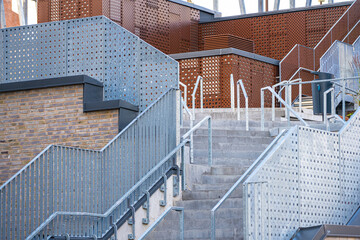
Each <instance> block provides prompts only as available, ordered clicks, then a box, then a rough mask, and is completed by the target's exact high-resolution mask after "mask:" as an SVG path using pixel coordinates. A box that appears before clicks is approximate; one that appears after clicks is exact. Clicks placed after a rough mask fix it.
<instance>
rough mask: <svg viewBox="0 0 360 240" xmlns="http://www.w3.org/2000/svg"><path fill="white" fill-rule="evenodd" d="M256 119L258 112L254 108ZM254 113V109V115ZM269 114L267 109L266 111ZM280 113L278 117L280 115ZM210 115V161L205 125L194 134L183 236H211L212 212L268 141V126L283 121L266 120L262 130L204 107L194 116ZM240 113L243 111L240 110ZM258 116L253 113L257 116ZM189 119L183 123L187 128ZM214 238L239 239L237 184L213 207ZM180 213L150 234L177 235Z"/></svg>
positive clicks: (184, 201) (240, 215)
mask: <svg viewBox="0 0 360 240" xmlns="http://www.w3.org/2000/svg"><path fill="white" fill-rule="evenodd" d="M253 112H254V116H252V118H250V119H254V118H255V116H257V115H258V113H260V111H253ZM255 113H256V114H255ZM266 114H267V115H268V117H267V118H269V117H270V116H271V111H269V110H267V112H266ZM280 114H281V113H280V112H278V113H277V115H278V117H277V118H280V117H279V115H280ZM205 115H211V116H212V118H213V122H212V125H213V166H211V167H208V166H207V165H206V164H207V153H208V152H207V139H208V138H207V128H205V127H204V128H203V129H199V130H197V131H196V132H195V134H194V164H191V165H189V166H188V167H189V171H188V172H187V174H188V179H189V180H188V189H187V190H186V191H184V192H183V193H182V200H181V201H178V202H177V203H176V205H177V206H181V207H184V209H185V212H184V214H185V223H184V230H185V239H189V240H190V239H197V240H199V239H210V211H211V209H212V208H213V207H214V206H215V205H216V203H217V202H218V201H219V200H220V199H221V198H222V197H223V196H224V194H225V193H226V192H227V191H228V190H229V188H230V187H231V186H232V185H233V184H234V183H235V182H236V181H237V180H238V179H239V177H240V176H241V175H242V174H243V173H244V172H245V171H246V170H247V169H248V168H249V166H251V164H252V163H253V162H254V161H255V160H256V159H257V157H258V156H259V155H260V154H261V153H262V152H263V151H264V150H265V148H266V147H267V146H268V145H269V144H270V143H271V141H272V140H273V137H271V136H270V133H269V129H270V128H273V127H276V126H278V127H282V126H286V123H284V122H280V121H278V122H275V123H273V122H266V124H265V126H266V131H260V122H259V121H251V122H250V131H245V122H244V121H237V120H236V114H234V113H233V112H231V111H224V112H223V113H221V112H220V111H218V110H208V111H207V110H204V112H202V113H200V112H198V114H197V115H196V120H198V121H199V120H201V119H202V117H203V116H205ZM243 116H244V115H243ZM255 119H256V118H255ZM188 124H189V122H188V121H185V122H184V128H183V129H182V133H185V132H186V131H187V130H188V128H187V126H188ZM216 217H217V222H216V223H217V229H216V236H217V239H223V240H224V239H243V220H242V218H243V202H242V188H241V187H239V189H238V190H236V191H235V192H234V193H233V194H232V196H231V197H230V198H229V199H228V200H227V201H226V202H225V203H224V204H223V206H222V207H221V208H220V209H219V210H218V211H217V214H216ZM178 233H179V216H176V214H171V215H169V216H167V217H166V218H165V219H164V221H163V222H162V223H160V224H159V225H158V226H157V227H156V229H155V231H154V232H153V233H152V234H151V235H150V237H148V239H159V240H160V239H177V236H178Z"/></svg>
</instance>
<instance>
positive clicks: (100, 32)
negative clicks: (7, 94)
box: [0, 17, 178, 110]
mask: <svg viewBox="0 0 360 240" xmlns="http://www.w3.org/2000/svg"><path fill="white" fill-rule="evenodd" d="M1 36H2V37H0V44H1V45H0V54H1V53H2V60H3V61H0V69H1V70H2V71H1V73H0V74H1V75H0V76H1V79H0V83H8V82H19V81H27V80H32V79H43V78H51V77H62V76H73V75H79V74H85V75H89V76H91V77H93V78H95V79H97V80H99V81H101V82H103V83H104V96H105V100H113V99H122V100H126V101H128V102H130V103H133V104H136V105H139V106H140V110H143V109H145V108H146V107H147V106H148V105H149V104H150V103H152V102H153V101H154V100H155V99H156V98H157V97H158V96H160V94H162V93H164V92H165V91H166V90H167V89H169V88H171V87H178V63H177V62H176V61H175V60H173V59H172V58H170V57H168V56H167V55H165V54H163V53H162V52H160V51H159V50H157V49H155V48H154V47H152V46H151V45H149V44H147V43H146V42H144V41H143V40H141V39H140V38H138V37H137V36H135V35H134V34H132V33H130V32H129V31H127V30H126V29H124V28H122V27H121V26H119V25H117V24H116V23H114V22H112V21H111V20H109V19H107V18H106V17H91V18H83V19H76V20H69V21H61V22H52V23H42V24H37V25H32V26H26V27H16V28H8V29H2V30H1ZM1 39H3V40H1Z"/></svg>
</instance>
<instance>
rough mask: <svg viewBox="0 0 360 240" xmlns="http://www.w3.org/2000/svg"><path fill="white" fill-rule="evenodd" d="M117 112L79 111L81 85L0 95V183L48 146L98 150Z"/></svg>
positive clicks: (111, 134)
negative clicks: (55, 145)
mask: <svg viewBox="0 0 360 240" xmlns="http://www.w3.org/2000/svg"><path fill="white" fill-rule="evenodd" d="M118 112H119V110H105V111H95V112H89V113H84V112H83V85H71V86H63V87H54V88H45V89H35V90H28V91H16V92H6V93H0V122H1V125H0V151H1V153H0V183H4V182H5V181H6V180H7V179H9V178H10V177H11V176H12V175H13V174H14V173H16V172H17V171H18V170H20V169H21V168H22V167H23V166H24V165H25V164H26V163H27V162H29V161H30V160H31V159H33V158H34V157H35V156H36V155H37V154H38V153H39V152H41V151H42V150H43V149H44V148H45V147H46V146H47V145H49V144H59V145H66V146H74V147H81V148H86V149H101V148H102V147H103V146H104V145H105V144H106V143H107V142H108V141H109V140H111V139H112V138H113V137H114V136H115V135H116V134H117V133H118Z"/></svg>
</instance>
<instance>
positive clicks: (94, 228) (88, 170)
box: [0, 89, 177, 239]
mask: <svg viewBox="0 0 360 240" xmlns="http://www.w3.org/2000/svg"><path fill="white" fill-rule="evenodd" d="M176 95H177V93H176V90H175V89H170V90H168V91H166V93H164V94H162V95H161V97H160V98H159V99H158V100H156V101H155V102H154V103H153V104H151V105H150V106H149V107H148V108H147V109H146V110H145V111H144V112H143V113H141V114H140V115H139V116H138V117H137V118H136V119H134V120H133V121H132V122H131V123H130V124H129V125H128V126H127V127H126V128H125V129H124V130H122V131H121V132H120V133H119V134H118V135H117V136H116V137H115V138H114V139H113V140H112V141H110V142H109V143H108V144H107V145H106V146H105V147H104V148H103V149H101V150H100V151H94V150H85V149H79V148H71V147H63V146H56V145H50V146H49V147H47V148H46V149H45V150H44V151H43V152H41V153H40V154H39V155H38V156H37V157H36V158H34V159H33V160H32V161H31V162H30V163H28V164H27V165H26V166H25V167H24V168H23V169H22V170H20V171H19V172H18V173H17V174H16V175H14V176H13V177H12V178H11V179H9V181H7V182H6V183H5V184H4V185H3V186H1V188H0V202H1V206H0V208H1V209H0V236H1V237H2V239H25V238H26V237H27V236H28V235H29V234H31V233H32V232H33V231H35V230H36V229H37V228H38V227H42V228H41V229H42V230H41V231H40V232H38V233H40V237H41V238H43V237H45V238H46V236H47V235H54V234H55V235H58V234H60V235H62V234H65V233H67V234H69V235H70V236H87V237H93V236H96V237H102V236H103V234H104V233H105V232H106V231H108V230H109V229H110V228H111V227H112V224H113V223H114V222H116V220H117V219H119V218H120V217H121V216H123V214H125V213H126V212H127V211H128V210H129V208H130V207H131V206H132V204H133V203H134V202H135V201H137V199H139V197H140V196H141V195H142V194H143V192H144V191H145V190H147V189H148V188H149V187H150V186H152V184H153V183H154V182H155V180H156V179H157V178H159V177H160V178H161V177H162V176H163V174H164V173H165V172H166V171H167V170H168V169H169V168H170V167H172V166H173V161H172V159H171V158H169V159H168V160H166V161H165V162H164V163H163V164H162V165H161V167H159V168H158V169H157V170H156V171H155V172H152V173H151V174H152V175H151V176H149V178H148V179H147V180H146V181H144V182H143V184H141V185H139V186H138V188H136V189H133V191H132V192H131V194H129V195H127V196H126V198H127V199H128V200H127V201H125V200H126V199H122V200H123V201H120V202H118V201H119V199H121V198H122V197H123V196H124V194H126V193H127V192H128V191H129V190H130V189H132V187H133V186H134V185H135V184H136V183H138V182H139V181H140V180H141V179H142V178H143V177H144V176H146V174H148V173H149V171H150V170H151V169H154V167H155V166H157V164H159V162H160V161H161V160H162V159H164V158H165V157H166V156H167V155H168V154H169V152H171V151H172V150H173V149H174V148H175V146H176V100H177V96H176ZM115 205H116V207H114V206H115ZM109 211H110V212H109ZM64 212H65V213H66V212H68V213H69V212H70V213H71V214H70V215H68V214H62V213H64ZM104 213H106V214H105V215H106V216H105V217H104V215H103V214H104ZM42 223H43V224H44V225H41V224H42ZM40 225H41V226H40ZM32 237H34V238H35V239H36V238H38V237H39V235H38V234H35V235H32ZM29 239H31V237H30V238H29Z"/></svg>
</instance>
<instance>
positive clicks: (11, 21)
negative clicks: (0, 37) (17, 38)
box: [4, 0, 20, 27]
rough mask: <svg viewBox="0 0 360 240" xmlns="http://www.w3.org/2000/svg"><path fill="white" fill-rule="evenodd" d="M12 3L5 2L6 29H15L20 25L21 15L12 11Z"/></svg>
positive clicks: (10, 0) (9, 0)
mask: <svg viewBox="0 0 360 240" xmlns="http://www.w3.org/2000/svg"><path fill="white" fill-rule="evenodd" d="M12 1H15V0H4V8H5V20H6V27H15V26H19V25H20V21H19V15H18V14H17V13H16V12H14V11H13V9H12Z"/></svg>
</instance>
